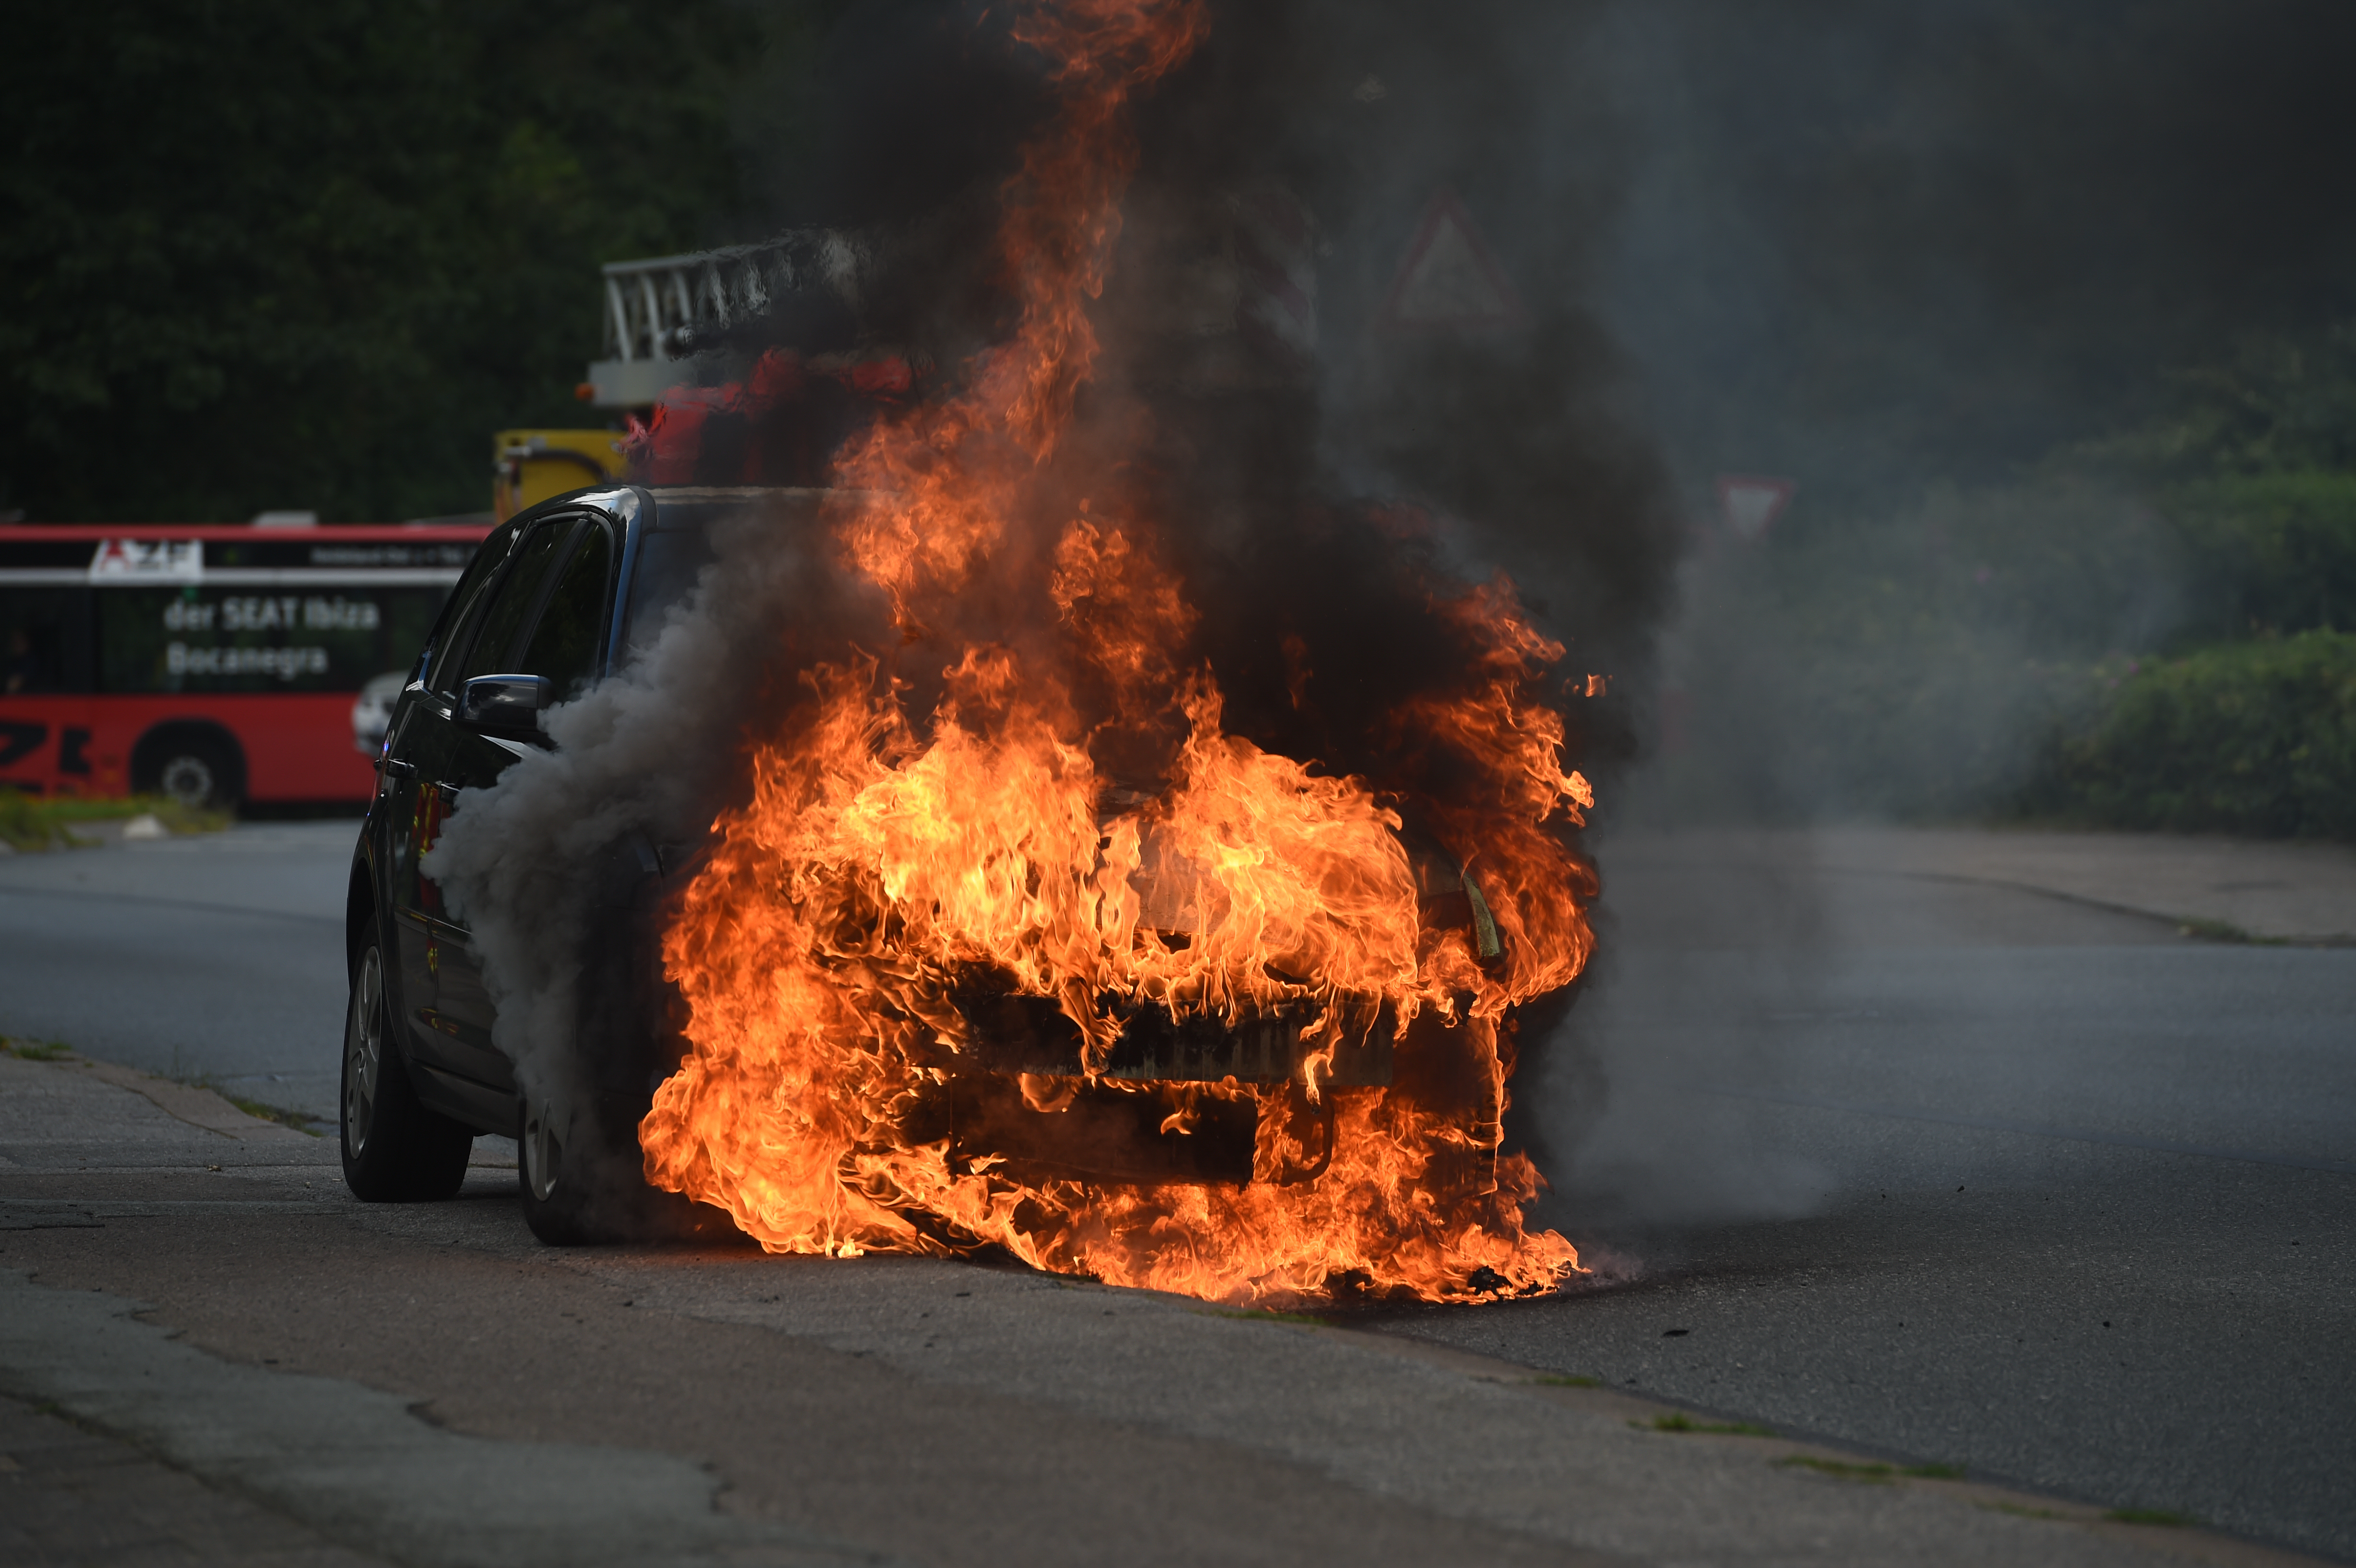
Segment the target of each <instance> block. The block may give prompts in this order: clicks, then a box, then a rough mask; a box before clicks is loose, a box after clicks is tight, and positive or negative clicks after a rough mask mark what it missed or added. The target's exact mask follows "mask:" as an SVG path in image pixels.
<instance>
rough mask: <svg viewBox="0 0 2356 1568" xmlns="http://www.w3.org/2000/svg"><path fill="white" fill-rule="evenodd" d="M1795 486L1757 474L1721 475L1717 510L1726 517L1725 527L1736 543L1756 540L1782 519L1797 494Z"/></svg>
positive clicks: (1789, 481)
mask: <svg viewBox="0 0 2356 1568" xmlns="http://www.w3.org/2000/svg"><path fill="white" fill-rule="evenodd" d="M1799 488H1800V486H1799V485H1798V484H1796V483H1795V482H1794V481H1793V480H1789V479H1771V478H1767V477H1765V476H1763V475H1756V474H1721V475H1719V476H1718V509H1719V512H1720V513H1722V514H1723V515H1724V516H1725V517H1726V526H1727V528H1728V530H1729V531H1730V532H1731V533H1732V534H1733V535H1734V537H1735V538H1736V539H1757V538H1758V537H1759V536H1760V535H1761V534H1763V533H1765V532H1766V531H1767V529H1768V527H1769V525H1771V524H1772V523H1773V522H1774V520H1775V519H1776V518H1778V517H1782V516H1783V508H1784V507H1788V506H1790V505H1791V504H1792V497H1793V496H1794V494H1796V493H1797V492H1798V490H1799Z"/></svg>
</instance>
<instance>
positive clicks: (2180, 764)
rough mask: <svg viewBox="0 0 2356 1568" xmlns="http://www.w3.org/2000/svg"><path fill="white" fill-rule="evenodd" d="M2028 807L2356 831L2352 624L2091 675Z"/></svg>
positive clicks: (2223, 826) (2150, 824)
mask: <svg viewBox="0 0 2356 1568" xmlns="http://www.w3.org/2000/svg"><path fill="white" fill-rule="evenodd" d="M2093 680H2094V683H2095V685H2096V687H2097V689H2098V694H2099V695H2098V700H2097V701H2096V703H2095V705H2094V708H2093V709H2092V711H2091V713H2090V714H2089V715H2088V716H2087V717H2085V718H2083V719H2081V720H2079V721H2077V722H2076V723H2074V724H2072V725H2071V726H2070V727H2069V728H2068V729H2067V730H2065V731H2062V732H2061V733H2060V734H2058V735H2057V736H2056V737H2055V739H2054V741H2053V742H2052V745H2051V749H2050V751H2049V754H2048V758H2047V762H2046V765H2045V767H2044V768H2043V769H2042V770H2041V775H2040V778H2039V779H2038V781H2037V782H2036V784H2033V785H2032V786H2031V788H2030V791H2029V800H2028V801H2027V804H2028V805H2029V808H2030V809H2031V810H2033V811H2038V812H2040V813H2041V814H2047V815H2056V816H2068V817H2075V818H2079V819H2082V820H2091V821H2094V822H2097V823H2101V824H2103V825H2105V826H2109V827H2133V828H2159V829H2167V830H2169V831H2173V832H2212V833H2239V834H2249V835H2260V836H2266V837H2317V838H2356V634H2350V633H2346V632H2335V631H2329V630H2318V631H2309V632H2302V633H2298V634H2297V635H2292V636H2287V637H2281V638H2265V639H2260V640H2258V641H2254V642H2242V643H2228V644H2221V645H2215V646H2211V647H2206V648H2201V649H2197V650H2195V651H2192V652H2190V653H2189V654H2187V655H2185V656H2182V657H2178V658H2169V659H2162V660H2154V661H2148V662H2144V661H2137V662H2131V663H2130V662H2119V661H2114V662H2112V663H2110V664H2107V665H2104V666H2101V667H2096V669H2095V671H2094V675H2093Z"/></svg>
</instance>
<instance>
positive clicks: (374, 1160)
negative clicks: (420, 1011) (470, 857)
mask: <svg viewBox="0 0 2356 1568" xmlns="http://www.w3.org/2000/svg"><path fill="white" fill-rule="evenodd" d="M391 1026H392V1009H391V1005H390V999H389V998H388V997H386V995H385V989H384V951H383V949H382V948H381V947H380V946H379V944H378V943H377V939H376V922H375V921H374V920H370V921H369V923H368V927H367V929H366V930H364V931H363V932H362V933H360V950H359V959H358V960H357V961H356V962H355V963H354V964H353V965H352V1000H351V1008H350V1010H349V1011H348V1012H347V1013H346V1015H345V1018H344V1072H343V1142H344V1185H345V1186H347V1187H348V1188H350V1189H352V1196H353V1197H355V1198H357V1199H359V1200H360V1201H361V1202H363V1203H414V1202H433V1201H434V1200H439V1199H444V1198H449V1197H453V1196H455V1194H456V1193H457V1190H458V1188H459V1186H460V1185H461V1184H462V1183H464V1182H465V1181H466V1157H467V1155H468V1154H469V1153H471V1152H472V1151H473V1149H474V1147H475V1137H474V1135H473V1134H472V1133H470V1132H468V1131H467V1130H466V1128H465V1127H462V1126H460V1125H458V1124H457V1123H455V1122H454V1121H452V1120H450V1119H449V1118H448V1117H447V1116H444V1115H437V1114H436V1113H434V1112H432V1111H429V1110H427V1109H426V1108H425V1107H424V1106H423V1105H421V1104H418V1102H417V1092H416V1090H414V1089H413V1088H412V1087H411V1086H410V1083H409V1067H408V1064H407V1063H405V1062H403V1061H402V1059H401V1049H400V1046H399V1045H398V1043H397V1042H396V1041H395V1040H393V1038H392V1027H391Z"/></svg>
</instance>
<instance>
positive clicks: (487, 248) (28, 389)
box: [0, 0, 805, 520]
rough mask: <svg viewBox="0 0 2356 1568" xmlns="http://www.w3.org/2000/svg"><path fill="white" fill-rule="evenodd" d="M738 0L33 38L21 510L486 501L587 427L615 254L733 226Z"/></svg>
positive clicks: (6, 450) (7, 502) (20, 308)
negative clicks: (518, 460)
mask: <svg viewBox="0 0 2356 1568" xmlns="http://www.w3.org/2000/svg"><path fill="white" fill-rule="evenodd" d="M804 26H805V24H804V22H803V20H802V13H801V12H800V11H799V10H798V9H797V8H794V7H791V6H779V7H776V8H773V9H771V10H768V11H755V10H752V9H748V8H746V7H744V6H743V5H731V4H728V3H727V0H669V3H667V4H651V3H633V0H544V3H541V4H535V5H522V4H519V3H515V0H491V3H488V4H484V3H477V4H471V5H460V4H456V3H455V0H405V3H402V4H392V5H386V4H364V3H361V0H300V3H296V0H237V3H234V4H232V3H230V0H145V3H138V4H132V5H120V6H107V7H73V6H48V7H37V8H35V9H33V10H30V11H27V12H26V13H24V14H23V15H22V16H16V17H15V18H13V19H12V22H11V28H10V30H11V35H12V37H11V53H12V56H13V57H14V58H15V59H16V61H17V62H18V67H17V69H16V71H14V72H12V80H11V83H10V89H9V91H8V92H7V93H6V94H5V96H0V134H5V149H6V150H5V164H0V300H5V305H0V507H5V508H10V509H21V510H23V511H25V512H27V514H28V515H29V516H31V517H36V518H53V519H71V518H125V519H129V518H162V519H174V520H177V519H192V520H202V519H224V518H225V519H238V518H242V517H246V516H248V515H250V514H251V513H252V512H254V511H256V510H259V509H261V508H262V507H273V506H277V507H313V508H316V510H318V511H319V512H320V513H321V514H322V516H324V517H329V518H331V519H335V518H348V519H370V518H385V517H411V516H425V515H434V514H443V513H451V512H462V511H473V510H477V509H479V508H481V507H484V506H485V505H487V499H488V489H489V474H488V459H489V453H488V444H489V437H490V434H491V432H493V431H494V430H496V429H498V428H500V427H502V426H506V425H512V424H523V423H577V422H581V421H583V419H584V414H585V412H586V411H584V410H583V409H582V408H581V407H580V405H579V404H577V403H576V402H574V401H573V397H572V389H573V384H574V383H575V382H576V381H577V380H578V379H579V377H580V373H581V368H582V366H583V365H584V362H585V361H586V360H588V359H589V358H591V357H594V355H595V354H596V352H597V347H598V344H597V327H598V320H599V316H598V310H599V303H600V302H599V286H600V285H599V279H598V274H597V267H598V264H599V263H601V262H603V261H612V260H616V259H619V258H623V257H627V256H636V255H646V254H650V253H661V252H664V251H675V250H681V249H689V248H692V247H694V246H696V245H699V244H702V243H708V242H711V241H713V240H724V239H727V238H732V237H734V236H732V235H731V234H729V233H728V232H726V229H727V226H728V224H729V223H730V222H731V220H732V219H734V217H735V215H736V214H737V212H738V210H739V201H738V189H739V183H740V182H739V175H738V169H739V165H740V162H741V159H740V155H739V149H738V146H737V144H736V143H735V141H734V135H733V133H732V113H733V112H734V101H733V100H734V95H735V94H736V93H737V92H738V91H739V89H740V85H741V84H742V83H743V82H744V80H747V78H748V77H749V76H750V75H751V74H752V73H753V72H755V70H756V69H759V68H760V66H761V63H762V62H763V61H764V60H765V59H767V58H769V57H771V56H772V55H774V53H775V52H776V45H777V40H778V39H779V38H780V37H787V38H790V37H795V36H798V33H797V29H798V28H801V27H804Z"/></svg>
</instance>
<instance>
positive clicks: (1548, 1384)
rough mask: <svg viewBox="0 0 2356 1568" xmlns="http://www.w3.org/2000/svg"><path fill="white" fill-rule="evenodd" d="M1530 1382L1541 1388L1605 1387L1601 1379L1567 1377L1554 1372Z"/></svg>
mask: <svg viewBox="0 0 2356 1568" xmlns="http://www.w3.org/2000/svg"><path fill="white" fill-rule="evenodd" d="M1530 1381H1532V1382H1534V1383H1536V1384H1537V1385H1538V1386H1539V1387H1540V1388H1601V1387H1602V1386H1603V1380H1602V1379H1601V1378H1581V1377H1566V1376H1562V1375H1559V1374H1558V1373H1554V1372H1547V1373H1544V1374H1542V1375H1540V1376H1538V1377H1535V1378H1532V1379H1531V1380H1530Z"/></svg>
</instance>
